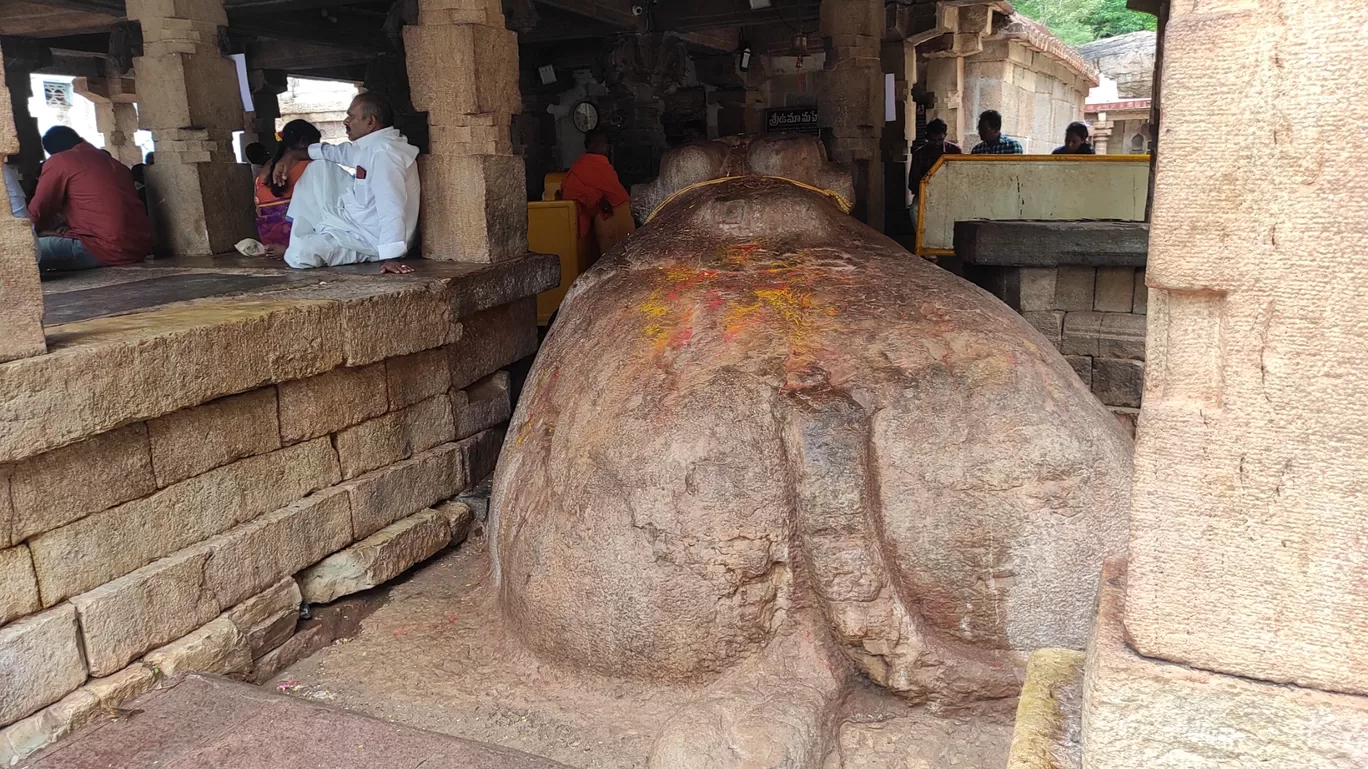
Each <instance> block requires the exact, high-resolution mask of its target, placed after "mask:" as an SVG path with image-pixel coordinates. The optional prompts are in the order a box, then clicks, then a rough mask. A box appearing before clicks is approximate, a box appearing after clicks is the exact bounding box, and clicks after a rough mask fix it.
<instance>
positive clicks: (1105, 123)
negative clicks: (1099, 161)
mask: <svg viewBox="0 0 1368 769" xmlns="http://www.w3.org/2000/svg"><path fill="white" fill-rule="evenodd" d="M1115 128H1116V126H1115V124H1114V123H1112V121H1110V120H1098V121H1097V123H1096V124H1095V125H1093V127H1092V145H1093V152H1095V153H1097V154H1099V155H1105V154H1107V151H1108V149H1110V147H1111V137H1112V131H1113V130H1114V129H1115Z"/></svg>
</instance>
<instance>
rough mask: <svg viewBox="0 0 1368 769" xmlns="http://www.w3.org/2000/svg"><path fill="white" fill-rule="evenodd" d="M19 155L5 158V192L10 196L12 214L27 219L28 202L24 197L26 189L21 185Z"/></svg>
mask: <svg viewBox="0 0 1368 769" xmlns="http://www.w3.org/2000/svg"><path fill="white" fill-rule="evenodd" d="M18 159H19V156H18V155H11V156H10V157H8V158H5V163H4V169H3V171H4V174H5V192H6V194H8V195H9V202H10V213H11V214H14V216H15V217H17V218H19V219H27V218H29V215H28V200H27V199H26V198H25V196H24V187H23V185H21V184H20V183H19V169H18V168H17V167H16V166H17V165H18V162H17V161H18Z"/></svg>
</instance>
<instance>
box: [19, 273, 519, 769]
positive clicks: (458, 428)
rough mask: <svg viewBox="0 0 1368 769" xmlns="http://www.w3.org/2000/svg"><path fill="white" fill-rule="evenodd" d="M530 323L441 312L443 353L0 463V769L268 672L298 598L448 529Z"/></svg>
mask: <svg viewBox="0 0 1368 769" xmlns="http://www.w3.org/2000/svg"><path fill="white" fill-rule="evenodd" d="M391 309H395V308H391ZM535 313H536V308H535V299H534V298H532V297H528V298H525V299H520V300H517V301H514V302H512V303H509V304H503V305H499V306H496V307H493V308H490V309H486V310H483V311H481V312H477V313H475V314H472V315H469V316H467V317H465V318H462V319H461V320H460V321H459V323H458V322H457V321H455V320H453V319H452V316H454V315H455V314H456V313H449V314H448V315H447V316H446V319H445V320H444V321H443V322H444V323H445V324H447V325H448V326H450V327H451V329H450V330H449V332H448V333H447V334H446V335H445V339H446V340H447V341H448V342H449V343H447V344H444V345H442V346H438V347H432V348H430V349H426V350H421V351H418V352H414V353H410V354H405V355H391V356H388V357H385V356H381V358H380V359H379V360H376V361H375V362H373V363H369V364H366V365H354V366H341V367H337V368H334V369H332V370H329V371H325V372H324V373H321V374H317V375H314V376H308V377H305V378H299V379H287V380H285V381H280V382H278V383H275V384H270V385H267V386H264V387H258V388H255V389H252V390H249V391H247V392H242V393H238V394H234V395H231V396H228V397H222V398H218V399H215V400H212V401H209V402H207V403H202V404H199V405H195V406H192V407H189V408H182V409H180V410H177V411H172V412H171V413H167V414H164V415H161V416H157V417H155V418H151V419H144V420H139V421H136V422H132V423H130V424H124V425H122V426H120V427H117V428H116V429H113V430H107V431H104V432H97V433H96V434H93V435H89V436H88V437H86V438H84V439H83V440H79V441H76V442H71V443H68V444H67V445H64V446H61V447H59V448H55V449H52V450H49V451H45V452H43V453H40V454H37V455H36V456H31V457H27V458H25V459H22V460H19V461H15V462H10V463H8V464H4V465H0V492H2V493H0V670H3V671H5V674H4V675H0V725H9V726H8V727H7V728H4V729H0V765H3V766H8V765H10V762H11V761H12V760H14V759H16V758H17V757H21V756H23V755H26V754H27V753H29V752H32V751H33V750H35V749H36V748H37V747H39V746H41V745H42V744H44V743H46V742H48V741H51V740H53V739H56V738H58V737H60V736H62V735H63V734H65V733H66V732H67V731H68V730H70V729H72V728H75V727H77V726H79V725H81V724H82V723H84V722H85V721H87V720H89V719H90V718H92V717H93V716H94V715H95V714H97V713H98V712H99V711H100V709H101V708H102V707H106V708H107V707H108V706H111V705H117V704H118V703H119V702H120V701H122V700H124V699H126V698H128V697H131V696H135V695H136V694H138V693H140V692H142V691H145V690H146V689H147V688H148V687H150V686H152V685H153V683H154V681H155V679H156V677H157V676H159V675H173V674H175V673H176V672H179V671H184V670H191V669H194V670H207V671H211V672H216V673H222V674H226V675H231V676H236V677H245V678H252V679H254V680H259V679H263V678H267V677H269V676H271V675H274V673H275V672H276V671H277V670H279V669H280V668H282V667H284V666H286V665H288V664H291V663H292V662H293V661H294V659H297V658H298V656H299V655H300V654H302V653H305V652H306V651H308V649H307V646H306V645H305V644H301V643H293V644H292V643H290V641H291V638H292V636H293V634H294V632H295V622H296V619H297V616H298V611H299V604H300V601H301V600H307V601H310V602H328V601H332V600H334V599H336V598H338V597H341V596H343V595H346V594H349V593H353V592H357V591H359V590H363V589H366V588H369V587H373V586H375V585H377V584H379V583H381V582H384V581H386V580H388V579H391V578H393V577H394V576H397V575H398V574H399V573H401V572H402V571H404V570H405V569H407V568H408V567H410V566H412V565H413V564H414V563H416V562H418V561H420V560H423V559H425V558H427V557H429V556H431V555H432V554H434V553H436V552H437V551H438V550H440V549H442V548H443V547H446V546H448V545H449V544H451V543H452V542H453V540H455V541H459V540H460V539H461V538H463V537H464V536H465V532H466V529H467V528H468V526H469V523H470V512H469V510H467V509H466V508H465V507H464V506H461V505H455V504H445V502H446V500H449V499H450V498H452V497H453V496H455V495H457V494H458V493H460V492H461V491H463V490H465V489H467V488H468V487H470V486H471V485H473V484H474V483H475V482H476V481H478V480H479V479H481V478H483V477H486V476H488V475H489V474H490V473H492V471H493V467H494V463H495V461H496V459H497V456H498V451H499V447H500V445H501V442H502V436H503V423H505V422H506V421H507V419H508V417H509V413H510V402H509V383H508V377H507V373H506V372H504V371H501V369H503V368H504V367H505V366H507V365H509V364H511V363H512V362H514V361H516V360H519V359H521V358H524V357H526V356H528V355H530V354H532V353H533V352H535V350H536V344H537V337H536V325H535V317H536V314H535ZM371 325H374V324H371ZM238 331H239V332H241V331H243V329H242V328H238ZM451 340H454V341H451ZM237 363H240V362H238V361H234V360H231V359H221V360H220V361H219V364H220V365H221V366H222V367H224V368H232V367H234V366H235V365H236V364H237ZM11 365H15V364H11ZM124 365H136V363H130V362H127V361H125V362H124ZM69 384H70V385H71V386H79V385H80V382H79V381H73V382H71V383H69ZM59 385H60V383H52V386H54V387H56V386H59Z"/></svg>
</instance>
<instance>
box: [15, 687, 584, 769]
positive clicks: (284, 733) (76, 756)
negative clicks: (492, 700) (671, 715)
mask: <svg viewBox="0 0 1368 769" xmlns="http://www.w3.org/2000/svg"><path fill="white" fill-rule="evenodd" d="M124 708H125V710H127V711H135V715H133V716H132V717H131V718H127V717H126V718H120V719H118V720H109V719H104V720H101V721H99V722H97V723H95V724H94V725H92V726H90V727H88V728H87V729H85V730H83V731H81V732H79V733H77V734H76V735H74V736H72V737H70V738H68V739H66V740H63V741H61V742H58V743H57V744H56V745H53V746H51V747H49V748H47V749H45V750H43V751H41V752H40V753H38V754H36V755H35V756H33V757H32V758H30V759H29V760H28V761H26V762H25V763H24V764H23V765H24V766H25V767H26V768H27V769H59V768H60V769H96V767H99V769H105V767H110V766H117V767H120V769H153V767H168V766H205V767H210V766H212V767H233V769H280V768H281V767H305V766H320V767H321V766H326V767H329V768H330V769H373V768H374V767H418V766H421V767H423V769H558V768H560V769H563V765H562V764H557V763H555V762H553V761H549V760H547V759H544V758H540V757H538V756H533V755H529V754H527V753H520V752H518V751H514V750H509V749H507V748H501V747H497V746H492V745H484V744H481V743H478V742H472V741H470V740H463V739H460V738H458V737H449V736H447V735H444V734H436V733H433V732H425V731H421V730H418V729H413V728H411V727H407V726H401V725H399V724H394V723H387V722H385V721H381V720H378V719H374V718H370V717H369V716H363V715H359V714H357V713H351V712H348V711H345V710H341V709H337V708H330V707H327V706H325V705H320V704H316V703H313V702H308V701H306V700H302V699H299V698H296V697H286V696H282V695H277V694H272V693H269V692H267V691H265V690H262V689H259V688H257V687H254V686H250V685H247V684H241V683H237V682H234V681H228V680H226V679H221V678H213V677H208V676H200V675H186V676H184V677H183V678H179V679H171V680H169V681H167V682H164V683H163V684H162V686H161V687H159V688H158V689H156V690H154V691H152V692H150V693H148V694H145V695H143V696H142V697H139V698H138V699H137V700H134V701H133V702H132V703H129V704H125V705H124Z"/></svg>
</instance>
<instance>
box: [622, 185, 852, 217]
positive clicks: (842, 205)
mask: <svg viewBox="0 0 1368 769" xmlns="http://www.w3.org/2000/svg"><path fill="white" fill-rule="evenodd" d="M744 178H746V177H744V176H719V177H718V178H716V179H705V180H703V181H701V182H695V183H693V184H690V185H689V186H687V187H685V188H684V189H682V190H679V191H678V192H675V193H674V194H673V195H670V197H668V198H665V200H664V201H663V202H662V203H661V204H660V205H658V206H656V207H655V210H653V211H651V215H650V216H647V217H646V222H650V221H651V220H652V219H654V218H655V216H656V214H658V213H660V209H662V208H664V207H665V206H668V205H669V204H670V201H672V200H674V199H675V198H677V197H679V196H680V195H683V194H684V193H686V192H688V191H690V190H693V189H697V188H699V187H707V186H708V185H710V184H720V183H722V182H729V181H731V180H733V179H744ZM752 178H758V179H775V180H778V181H781V182H788V183H789V184H792V185H794V186H796V187H802V188H803V189H805V190H812V191H813V192H816V193H820V194H822V195H825V196H827V197H829V198H831V199H832V200H834V201H836V207H837V208H839V209H841V213H843V214H848V213H850V209H851V204H850V201H848V200H846V199H845V198H844V197H842V196H841V193H839V192H837V191H836V190H825V189H822V188H821V187H814V186H812V185H811V184H808V183H806V182H800V181H798V180H797V179H790V178H788V177H786V176H759V177H752ZM646 222H643V224H644V223H646Z"/></svg>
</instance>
